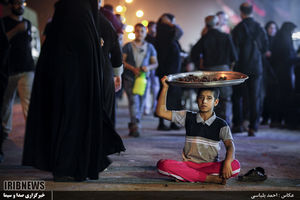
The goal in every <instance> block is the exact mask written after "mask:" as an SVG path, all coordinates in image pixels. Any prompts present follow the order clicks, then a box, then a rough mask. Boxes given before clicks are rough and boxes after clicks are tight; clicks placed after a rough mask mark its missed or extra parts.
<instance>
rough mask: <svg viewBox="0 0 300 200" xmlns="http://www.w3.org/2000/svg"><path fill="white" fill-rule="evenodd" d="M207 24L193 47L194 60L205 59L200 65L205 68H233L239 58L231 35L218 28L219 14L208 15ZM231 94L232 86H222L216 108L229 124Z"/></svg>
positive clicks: (217, 69)
mask: <svg viewBox="0 0 300 200" xmlns="http://www.w3.org/2000/svg"><path fill="white" fill-rule="evenodd" d="M205 24H206V27H207V33H206V34H205V35H204V36H202V37H201V39H200V40H199V41H198V42H197V43H196V44H195V46H194V47H193V48H192V51H191V58H192V61H193V62H194V63H199V60H200V59H203V66H199V68H200V69H203V70H209V71H229V70H231V68H230V66H231V65H232V64H233V63H234V62H235V61H236V60H237V55H236V51H235V47H234V45H233V42H232V40H231V37H230V35H228V34H226V33H222V32H221V31H219V30H218V29H217V25H218V17H217V16H214V15H211V16H207V17H206V18H205ZM200 63H202V62H200ZM231 95H232V88H231V87H222V88H220V100H221V101H220V103H219V105H218V106H217V107H216V109H215V112H216V115H218V116H219V117H221V118H222V119H224V120H226V122H227V123H228V124H229V125H230V122H231V120H230V117H231Z"/></svg>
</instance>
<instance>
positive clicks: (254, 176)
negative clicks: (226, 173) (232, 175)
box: [238, 167, 267, 182]
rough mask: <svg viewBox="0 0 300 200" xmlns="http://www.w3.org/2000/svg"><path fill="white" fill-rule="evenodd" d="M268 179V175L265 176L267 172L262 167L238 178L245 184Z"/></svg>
mask: <svg viewBox="0 0 300 200" xmlns="http://www.w3.org/2000/svg"><path fill="white" fill-rule="evenodd" d="M266 179H267V175H265V170H264V169H263V168H262V167H255V168H253V169H251V170H249V171H248V172H247V173H246V174H244V175H240V176H238V180H239V181H243V182H256V181H264V180H266Z"/></svg>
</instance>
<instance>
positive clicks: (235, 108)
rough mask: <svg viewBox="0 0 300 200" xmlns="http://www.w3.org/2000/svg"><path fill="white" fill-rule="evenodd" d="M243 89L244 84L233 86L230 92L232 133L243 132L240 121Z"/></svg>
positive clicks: (241, 117) (241, 118)
mask: <svg viewBox="0 0 300 200" xmlns="http://www.w3.org/2000/svg"><path fill="white" fill-rule="evenodd" d="M243 89H245V85H244V84H242V85H238V86H233V94H232V113H233V116H232V122H233V128H232V132H233V133H239V132H243V128H242V122H243V108H242V107H243V99H242V94H243Z"/></svg>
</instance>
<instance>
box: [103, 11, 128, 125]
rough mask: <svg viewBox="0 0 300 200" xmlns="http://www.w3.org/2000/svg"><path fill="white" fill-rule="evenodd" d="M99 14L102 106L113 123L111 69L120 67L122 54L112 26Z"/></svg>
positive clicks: (113, 86)
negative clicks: (102, 56) (101, 44)
mask: <svg viewBox="0 0 300 200" xmlns="http://www.w3.org/2000/svg"><path fill="white" fill-rule="evenodd" d="M98 14H99V18H98V19H99V26H98V32H99V34H100V36H101V37H102V39H103V40H104V44H103V54H104V65H103V73H104V76H103V91H104V104H105V106H104V107H105V109H106V112H107V114H108V116H109V117H110V118H111V120H112V121H113V122H114V123H115V84H114V79H113V77H114V72H113V68H118V67H120V66H122V63H123V62H122V52H121V48H120V43H119V39H118V35H117V33H116V31H115V29H114V28H113V26H112V24H111V23H110V22H109V21H108V20H107V19H106V17H105V16H104V15H103V14H102V13H100V12H99V13H98Z"/></svg>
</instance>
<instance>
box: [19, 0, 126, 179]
mask: <svg viewBox="0 0 300 200" xmlns="http://www.w3.org/2000/svg"><path fill="white" fill-rule="evenodd" d="M51 23H52V25H51V29H50V31H49V33H48V34H47V37H46V40H45V42H44V44H43V48H42V51H41V55H40V58H39V61H38V64H37V68H36V76H35V80H34V85H33V92H32V96H31V102H30V109H29V112H28V119H27V123H26V132H25V141H24V150H23V161H22V164H23V165H25V166H32V167H35V168H37V169H40V170H45V171H49V172H51V173H52V175H53V180H54V181H85V180H86V179H87V178H89V179H98V178H99V172H101V171H103V170H104V169H106V168H107V167H108V166H109V165H110V163H111V161H110V160H109V158H108V155H110V154H113V153H117V152H118V153H119V152H121V151H124V150H125V148H124V145H123V142H122V140H121V138H120V136H119V135H118V134H117V133H116V131H115V129H114V127H113V123H112V121H111V118H110V117H109V116H108V115H107V113H106V110H105V108H104V106H105V104H104V103H103V98H104V97H103V96H104V93H103V92H104V88H103V87H104V84H103V75H104V72H103V70H104V66H103V64H104V58H103V52H102V48H101V42H100V38H99V35H98V31H97V25H98V1H97V0H86V1H82V0H59V1H58V2H57V3H56V4H55V13H54V15H53V20H52V22H51ZM41 133H43V134H41Z"/></svg>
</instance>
